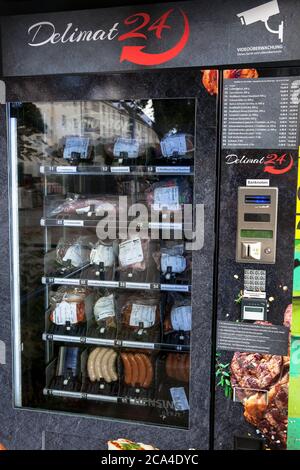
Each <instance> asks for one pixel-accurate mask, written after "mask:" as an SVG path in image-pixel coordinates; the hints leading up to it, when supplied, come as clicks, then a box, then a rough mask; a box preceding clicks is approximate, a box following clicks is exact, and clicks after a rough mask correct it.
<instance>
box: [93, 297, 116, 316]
mask: <svg viewBox="0 0 300 470" xmlns="http://www.w3.org/2000/svg"><path fill="white" fill-rule="evenodd" d="M94 316H95V319H96V321H100V320H104V319H105V318H108V317H114V316H115V302H114V296H113V294H111V295H107V296H105V297H101V298H100V299H99V300H97V302H96V304H95V306H94Z"/></svg>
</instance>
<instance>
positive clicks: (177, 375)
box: [166, 353, 190, 383]
mask: <svg viewBox="0 0 300 470" xmlns="http://www.w3.org/2000/svg"><path fill="white" fill-rule="evenodd" d="M166 375H167V377H168V378H169V379H172V380H176V381H179V382H184V383H188V382H189V377H190V355H189V354H178V353H169V354H168V355H167V358H166Z"/></svg>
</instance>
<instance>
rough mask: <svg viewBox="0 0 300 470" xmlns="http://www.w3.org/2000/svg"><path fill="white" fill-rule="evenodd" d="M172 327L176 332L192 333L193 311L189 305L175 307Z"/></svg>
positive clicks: (172, 313)
mask: <svg viewBox="0 0 300 470" xmlns="http://www.w3.org/2000/svg"><path fill="white" fill-rule="evenodd" d="M171 322H172V327H173V328H174V330H176V331H191V329H192V309H191V307H190V306H189V305H183V306H181V307H175V308H173V309H172V312H171Z"/></svg>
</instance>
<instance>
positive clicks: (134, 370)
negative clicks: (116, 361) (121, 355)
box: [128, 353, 139, 387]
mask: <svg viewBox="0 0 300 470" xmlns="http://www.w3.org/2000/svg"><path fill="white" fill-rule="evenodd" d="M128 359H129V362H130V364H131V370H132V373H131V386H132V387H136V385H137V383H138V379H139V370H138V365H137V362H136V360H135V357H134V354H131V353H130V354H128Z"/></svg>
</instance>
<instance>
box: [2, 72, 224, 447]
mask: <svg viewBox="0 0 300 470" xmlns="http://www.w3.org/2000/svg"><path fill="white" fill-rule="evenodd" d="M199 76H200V77H201V75H199ZM201 94H203V97H204V98H205V100H208V102H209V106H210V107H211V108H212V109H214V112H216V97H215V96H213V97H210V96H209V95H208V93H207V92H206V90H205V89H204V88H203V87H202V89H201ZM205 112H206V111H205ZM203 114H204V113H199V109H198V100H197V97H191V98H190V97H188V98H186V97H175V98H172V97H164V98H156V97H154V98H152V97H149V98H147V99H130V100H129V99H127V100H120V99H118V100H113V99H93V100H91V99H86V100H80V101H79V100H60V101H59V100H54V101H53V100H52V101H51V100H49V101H41V100H35V101H30V100H28V101H27V100H24V101H22V100H20V101H16V102H11V103H10V105H9V140H10V153H11V164H10V169H11V195H12V211H11V213H12V247H11V248H12V261H13V275H14V295H13V302H14V312H13V321H14V400H15V405H16V406H17V407H25V408H31V409H36V410H41V409H42V410H47V411H52V412H54V411H60V412H70V413H75V414H82V415H86V416H94V417H95V416H97V417H104V418H109V419H112V420H127V421H129V420H130V421H138V422H141V423H146V424H156V425H161V426H171V427H174V428H180V429H189V428H190V404H191V395H190V388H191V344H192V330H193V325H195V327H194V330H195V331H196V332H197V331H198V328H199V319H200V318H201V314H200V313H199V311H197V308H201V302H200V301H197V302H196V303H195V300H193V296H192V284H193V276H194V274H193V269H194V268H193V260H194V251H193V249H194V246H193V237H194V236H195V232H194V226H195V207H196V206H195V204H194V203H195V202H197V198H196V197H195V192H194V178H195V171H194V168H195V167H194V160H195V158H194V157H195V152H196V151H198V152H199V149H200V148H201V147H202V146H203V145H204V144H203V138H204V137H201V138H200V139H198V147H199V148H198V149H197V150H196V145H197V143H196V136H197V131H198V133H199V132H202V131H201V125H203V124H204V121H203ZM199 116H200V118H199ZM215 117H216V116H215V114H214V118H215ZM199 122H200V126H199ZM212 123H213V124H212V126H215V122H213V118H212ZM209 125H211V124H209ZM197 126H199V127H197ZM205 140H206V141H207V140H208V139H207V137H205ZM207 143H208V142H207ZM205 145H206V144H205ZM212 153H213V151H212ZM210 165H211V169H209V172H208V173H207V175H206V176H205V171H207V168H208V167H207V166H206V164H205V163H204V164H203V168H204V170H203V174H202V175H201V178H203V179H205V178H207V182H209V181H210V178H212V179H213V178H214V171H215V170H214V169H213V168H214V165H215V163H214V161H213V159H212V160H211V162H210ZM212 179H211V181H212ZM197 184H199V182H198V183H197ZM202 196H203V194H201V193H199V195H198V200H199V198H202ZM198 202H201V201H200V200H199V201H198ZM208 225H209V227H210V224H208ZM201 230H202V231H203V230H204V229H203V228H202V229H201ZM209 238H210V242H209V243H208V245H209V249H210V250H213V240H212V239H211V235H209ZM196 248H197V251H196V252H195V253H196V261H197V263H198V264H199V258H198V260H197V256H199V247H196ZM200 248H201V247H200ZM211 253H212V251H211ZM211 253H210V255H211ZM205 269H206V268H205ZM209 269H210V268H209ZM197 272H198V274H199V269H198V271H197ZM206 273H207V275H208V271H207V269H206ZM203 282H204V284H205V283H206V281H205V279H203ZM208 295H209V293H208ZM203 298H204V299H205V296H204V297H203ZM209 299H211V297H210V296H209ZM209 301H210V300H209ZM195 306H196V311H195V309H194V307H195ZM192 307H193V309H192ZM192 310H193V315H192ZM197 315H199V318H198V319H197V318H195V317H196V316H197ZM210 322H211V319H210V320H209V321H208V322H207V324H206V325H205V328H204V327H203V331H202V333H201V334H203V335H206V336H208V335H209V331H210V328H211V323H210ZM208 345H209V339H208ZM206 355H207V357H208V361H209V356H210V347H209V346H208V347H207V351H206V353H205V354H204V357H206ZM195 357H196V356H195ZM205 363H207V361H206V360H205V361H204V363H203V367H204V368H205V369H206V371H205V373H204V375H205V374H208V375H209V370H208V369H207V365H205ZM198 386H199V385H198V384H197V385H196V387H198ZM202 386H203V387H204V388H205V387H209V381H207V380H206V381H205V383H204V384H203V385H202ZM205 393H206V394H207V392H205ZM197 406H198V405H197ZM205 408H206V411H205V413H206V414H207V423H208V415H209V404H208V402H207V403H206V405H205ZM205 426H206V425H205ZM205 439H208V435H207V436H206V437H205Z"/></svg>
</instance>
